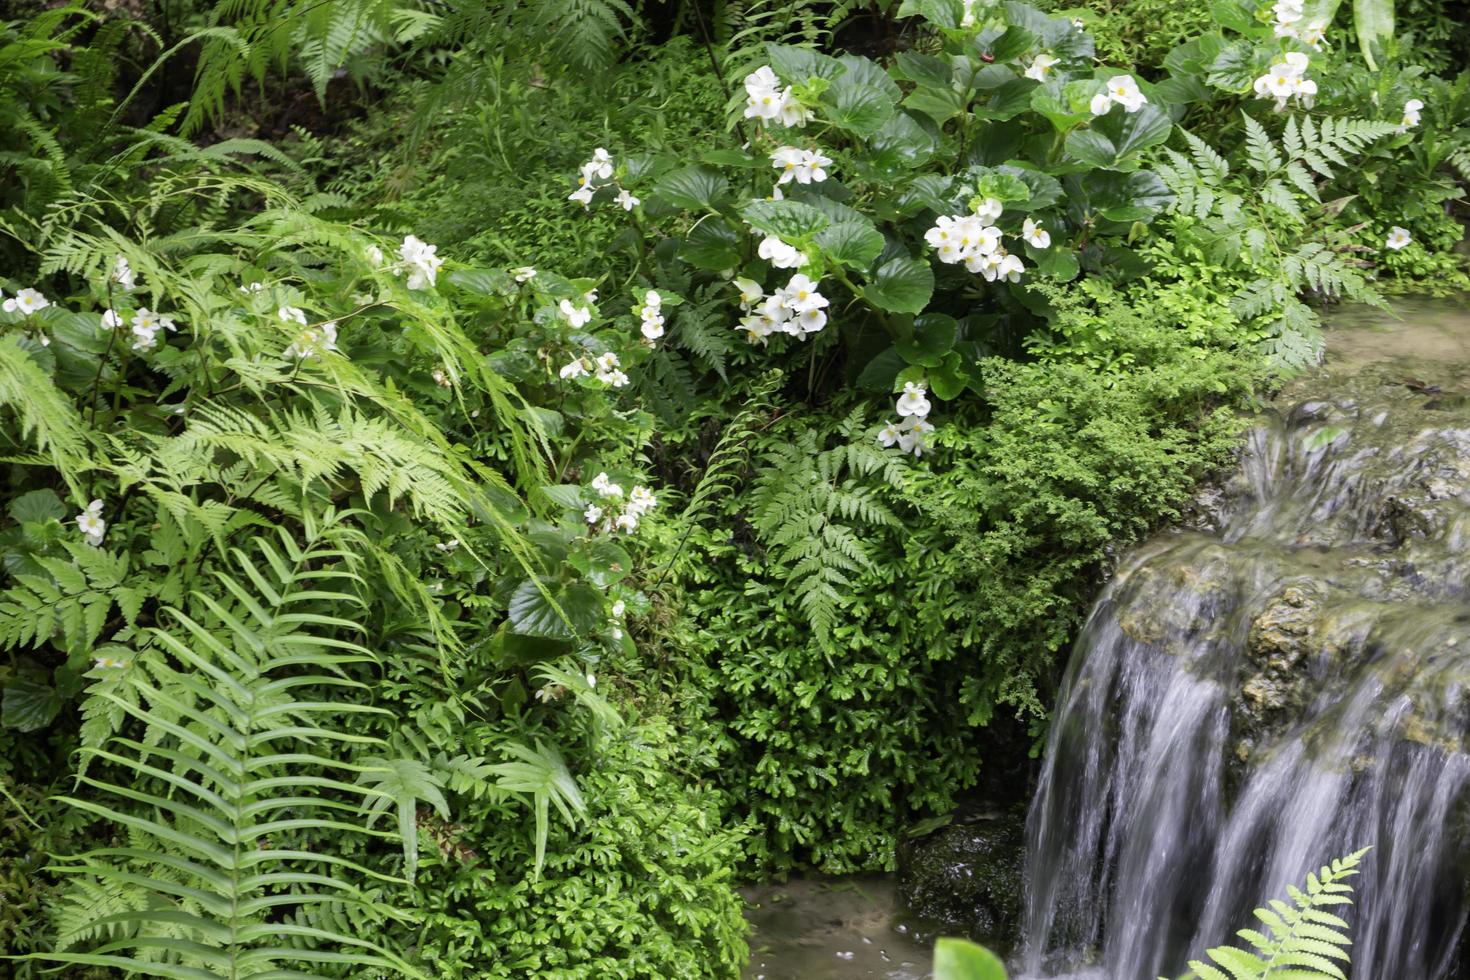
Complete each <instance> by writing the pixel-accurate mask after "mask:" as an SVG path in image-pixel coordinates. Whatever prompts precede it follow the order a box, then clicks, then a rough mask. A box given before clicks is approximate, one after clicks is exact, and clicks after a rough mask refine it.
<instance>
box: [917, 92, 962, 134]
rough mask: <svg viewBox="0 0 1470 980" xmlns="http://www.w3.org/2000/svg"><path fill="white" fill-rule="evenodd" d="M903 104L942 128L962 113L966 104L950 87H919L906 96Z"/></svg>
mask: <svg viewBox="0 0 1470 980" xmlns="http://www.w3.org/2000/svg"><path fill="white" fill-rule="evenodd" d="M903 104H904V106H905V107H907V108H909V109H912V110H914V111H915V112H922V113H923V114H924V115H926V116H928V117H929V118H930V119H932V120H934V122H935V123H937V124H939V125H941V126H942V125H944V124H945V123H946V122H948V121H949V120H951V119H953V118H954V117H955V116H958V115H959V114H960V113H962V112H964V111H965V105H966V102H965V99H964V97H963V96H961V95H960V93H959V92H957V91H955V89H954V87H953V86H952V85H942V86H941V85H920V86H918V87H917V88H915V89H914V90H913V91H912V92H910V93H909V94H908V97H907V98H905V99H904V100H903Z"/></svg>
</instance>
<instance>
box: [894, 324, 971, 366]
mask: <svg viewBox="0 0 1470 980" xmlns="http://www.w3.org/2000/svg"><path fill="white" fill-rule="evenodd" d="M958 335H959V324H958V323H957V322H956V321H955V318H954V317H952V316H946V315H944V314H943V313H926V314H924V315H923V316H919V317H916V318H915V319H914V326H913V332H912V333H911V334H910V335H909V336H907V337H900V338H899V339H897V340H895V341H894V342H893V347H894V349H895V350H897V351H898V353H899V354H900V355H902V357H903V359H904V360H905V361H906V362H908V363H909V364H918V365H921V366H923V367H937V366H939V364H940V363H941V362H942V361H943V360H944V355H946V354H948V353H949V352H950V350H951V349H952V348H953V347H954V342H955V340H956V339H957V337H958Z"/></svg>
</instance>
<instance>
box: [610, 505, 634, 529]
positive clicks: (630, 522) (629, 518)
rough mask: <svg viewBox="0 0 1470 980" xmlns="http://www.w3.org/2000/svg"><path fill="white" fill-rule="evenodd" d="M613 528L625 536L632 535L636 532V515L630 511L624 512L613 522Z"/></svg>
mask: <svg viewBox="0 0 1470 980" xmlns="http://www.w3.org/2000/svg"><path fill="white" fill-rule="evenodd" d="M613 526H614V527H616V528H617V529H618V530H619V531H622V532H624V533H626V534H632V533H633V532H634V531H636V530H638V515H637V514H635V513H634V512H633V511H631V510H625V511H623V512H622V513H621V514H619V515H618V517H617V520H615V521H613Z"/></svg>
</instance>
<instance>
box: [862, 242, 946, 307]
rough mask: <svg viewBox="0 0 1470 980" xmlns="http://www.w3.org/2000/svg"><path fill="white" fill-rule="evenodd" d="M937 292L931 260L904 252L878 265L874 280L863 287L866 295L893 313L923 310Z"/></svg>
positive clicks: (874, 302) (873, 302)
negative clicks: (930, 266) (924, 259)
mask: <svg viewBox="0 0 1470 980" xmlns="http://www.w3.org/2000/svg"><path fill="white" fill-rule="evenodd" d="M933 295H934V270H933V269H931V268H929V263H927V262H924V261H921V260H919V259H916V258H912V257H910V256H907V255H901V256H898V257H896V258H892V259H889V260H888V261H887V262H885V263H883V264H882V265H881V266H879V267H878V271H877V273H876V274H875V275H874V277H873V281H872V282H871V283H869V284H868V285H866V286H864V287H863V298H864V299H866V300H867V301H868V302H869V303H871V304H873V305H874V306H876V307H877V308H878V309H880V310H887V311H888V312H890V313H922V312H923V311H924V307H926V306H928V305H929V298H930V297H931V296H933Z"/></svg>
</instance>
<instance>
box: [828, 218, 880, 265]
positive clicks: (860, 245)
mask: <svg viewBox="0 0 1470 980" xmlns="http://www.w3.org/2000/svg"><path fill="white" fill-rule="evenodd" d="M815 241H816V243H817V246H818V247H819V248H821V250H822V251H823V252H824V253H826V255H827V256H828V258H830V259H832V260H833V261H835V262H840V263H841V264H842V265H845V266H848V267H850V268H853V269H866V268H868V267H869V266H871V265H872V264H873V262H874V261H875V260H876V259H877V258H878V256H879V255H880V254H882V252H883V235H882V233H881V232H879V231H878V229H877V228H874V227H873V225H872V223H871V222H869V221H839V222H837V223H836V224H835V225H831V226H829V227H827V228H824V229H822V230H821V231H820V232H818V233H817V237H816V239H815Z"/></svg>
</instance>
